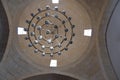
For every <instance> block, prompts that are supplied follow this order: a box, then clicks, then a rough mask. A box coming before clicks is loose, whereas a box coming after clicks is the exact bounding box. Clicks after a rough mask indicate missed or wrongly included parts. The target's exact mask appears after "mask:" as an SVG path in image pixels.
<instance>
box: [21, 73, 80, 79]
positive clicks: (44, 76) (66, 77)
mask: <svg viewBox="0 0 120 80" xmlns="http://www.w3.org/2000/svg"><path fill="white" fill-rule="evenodd" d="M23 80H78V79H75V78H73V77H70V76H65V75H60V74H52V73H51V74H42V75H37V76H32V77H29V78H26V79H23Z"/></svg>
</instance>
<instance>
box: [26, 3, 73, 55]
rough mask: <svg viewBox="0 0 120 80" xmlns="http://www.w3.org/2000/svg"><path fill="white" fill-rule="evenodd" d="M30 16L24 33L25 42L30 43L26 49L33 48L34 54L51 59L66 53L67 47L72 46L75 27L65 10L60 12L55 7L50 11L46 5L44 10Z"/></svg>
mask: <svg viewBox="0 0 120 80" xmlns="http://www.w3.org/2000/svg"><path fill="white" fill-rule="evenodd" d="M30 15H31V17H32V18H31V20H26V23H27V24H28V26H27V28H24V31H27V36H26V37H25V40H28V41H29V42H30V43H29V44H28V47H33V48H34V53H40V54H41V55H42V56H45V55H47V54H49V55H50V57H53V56H54V55H55V54H58V55H61V54H63V53H64V51H68V47H69V45H70V44H73V37H74V36H75V33H74V31H73V29H74V28H75V25H73V24H72V22H71V19H72V17H68V16H67V15H66V11H65V10H63V11H60V10H59V9H58V7H57V6H55V7H54V9H51V8H50V6H48V5H47V6H46V8H45V9H44V10H42V9H38V12H37V13H36V14H34V13H31V14H30Z"/></svg>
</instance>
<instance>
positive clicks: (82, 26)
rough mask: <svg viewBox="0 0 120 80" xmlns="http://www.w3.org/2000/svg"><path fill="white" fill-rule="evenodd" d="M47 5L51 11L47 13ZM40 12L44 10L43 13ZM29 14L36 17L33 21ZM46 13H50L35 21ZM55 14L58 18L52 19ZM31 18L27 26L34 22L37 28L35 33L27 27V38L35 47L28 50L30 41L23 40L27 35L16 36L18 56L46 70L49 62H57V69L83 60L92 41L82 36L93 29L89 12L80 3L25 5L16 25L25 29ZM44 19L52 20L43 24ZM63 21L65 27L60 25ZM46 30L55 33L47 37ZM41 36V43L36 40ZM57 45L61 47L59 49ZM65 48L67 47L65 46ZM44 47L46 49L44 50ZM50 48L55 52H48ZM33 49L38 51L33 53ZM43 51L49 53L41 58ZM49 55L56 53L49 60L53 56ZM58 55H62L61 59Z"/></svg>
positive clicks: (46, 2) (43, 2) (45, 2)
mask: <svg viewBox="0 0 120 80" xmlns="http://www.w3.org/2000/svg"><path fill="white" fill-rule="evenodd" d="M71 5H72V6H71ZM31 6H32V7H31ZM47 6H48V7H49V8H50V10H46V7H47ZM56 7H58V11H56V10H54V9H55V8H56ZM39 9H41V12H39V11H38V10H39ZM42 10H43V11H44V10H46V11H44V12H42ZM59 11H61V12H62V11H64V12H65V16H68V18H69V17H71V18H72V19H71V20H70V22H69V20H67V19H66V17H65V16H64V15H63V14H64V13H62V14H61V13H60V12H59ZM31 13H33V14H34V15H35V14H37V15H36V16H35V17H34V18H33V16H31V15H30V14H31ZM45 13H49V15H48V16H49V17H46V18H43V19H41V20H40V21H38V20H37V19H36V18H38V17H41V18H42V17H44V16H45ZM55 15H57V16H58V17H59V18H56V17H54V16H55ZM50 16H51V17H50ZM31 19H32V21H31V24H30V25H33V24H35V23H36V27H35V32H34V29H33V28H32V26H30V28H29V33H28V34H29V35H28V36H30V39H31V42H32V43H33V45H34V46H33V47H29V46H30V41H29V40H26V41H25V39H24V38H25V37H27V34H26V35H18V44H19V47H20V48H19V49H20V50H21V53H20V55H22V56H23V57H25V58H27V59H29V60H30V61H31V62H33V63H35V64H36V65H38V66H43V67H49V64H50V60H51V59H56V60H57V61H58V67H63V66H70V65H71V63H74V62H75V61H77V60H80V59H82V57H84V55H85V51H86V50H88V46H89V44H90V40H91V37H86V36H84V30H86V29H91V27H92V26H91V20H90V17H89V15H88V13H87V12H86V10H85V9H84V8H83V7H82V6H81V5H80V4H79V3H77V2H76V1H73V0H71V1H70V2H68V1H66V0H64V1H62V0H61V1H60V2H59V3H58V4H54V3H52V0H49V1H47V0H44V1H34V2H33V3H31V4H30V5H28V6H27V7H26V8H25V9H24V11H23V12H22V14H21V16H20V20H19V25H18V26H20V27H22V28H28V26H29V25H28V23H26V20H28V21H29V20H31ZM47 20H49V21H51V24H49V25H47V24H46V25H44V24H45V21H47ZM63 21H65V24H63ZM42 25H43V26H42ZM55 25H56V26H58V31H57V29H55V28H54V26H55ZM73 25H75V28H74V29H72V30H71V27H72V26H73ZM38 26H41V28H42V29H41V30H37V27H38ZM65 27H66V29H68V31H67V32H65V31H64V30H65ZM49 30H50V31H54V34H51V33H50V34H49V33H48V34H46V33H47V31H49ZM32 32H34V33H35V39H34V37H33V36H31V34H32ZM39 32H40V33H39ZM57 33H58V36H59V38H57V39H56V38H55V39H53V38H54V36H55V35H57ZM32 35H33V34H32ZM64 35H66V36H64ZM74 35H75V36H74ZM40 36H43V39H42V40H40V39H39V37H40ZM65 37H66V38H67V40H64V39H65ZM49 39H52V41H51V43H52V42H53V43H52V44H51V43H49V42H48V41H49ZM35 40H39V44H35V43H34V42H35ZM70 41H72V43H71V44H68V43H69V42H70ZM59 43H60V45H61V47H60V48H59ZM67 45H68V47H66V46H67ZM44 46H46V47H48V48H46V49H44V50H43V47H44ZM52 46H54V48H55V49H54V50H52V51H51V50H50V49H49V48H51V47H52ZM55 46H58V47H55ZM34 47H35V48H34ZM36 48H37V49H38V50H40V51H38V52H37V53H36V52H35V53H34V51H35V50H36ZM64 48H68V50H63V49H64ZM43 52H44V53H48V54H49V55H45V56H44V57H43V56H42V54H43ZM52 52H53V53H55V52H56V53H57V54H55V55H53V57H50V55H52V54H51V53H52ZM58 52H61V55H60V56H59V53H58ZM68 58H69V59H68Z"/></svg>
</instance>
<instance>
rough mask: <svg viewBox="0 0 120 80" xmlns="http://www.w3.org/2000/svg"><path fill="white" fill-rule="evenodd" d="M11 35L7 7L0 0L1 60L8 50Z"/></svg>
mask: <svg viewBox="0 0 120 80" xmlns="http://www.w3.org/2000/svg"><path fill="white" fill-rule="evenodd" d="M8 37H9V24H8V19H7V15H6V12H5V9H4V7H3V5H2V2H1V0H0V62H1V60H2V58H3V55H4V53H5V50H6V46H7V42H8Z"/></svg>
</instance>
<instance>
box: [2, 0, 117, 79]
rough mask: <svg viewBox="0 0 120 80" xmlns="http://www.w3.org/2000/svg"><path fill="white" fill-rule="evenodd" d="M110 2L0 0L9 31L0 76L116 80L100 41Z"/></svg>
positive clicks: (90, 0) (113, 3) (107, 0)
mask: <svg viewBox="0 0 120 80" xmlns="http://www.w3.org/2000/svg"><path fill="white" fill-rule="evenodd" d="M57 1H58V2H57ZM115 3H116V1H112V0H111V1H109V0H69V1H68V0H2V4H3V7H4V9H5V12H6V14H7V16H6V17H7V18H6V20H8V24H9V27H7V30H8V29H10V30H9V31H6V32H7V33H8V32H9V36H7V37H8V42H7V44H6V50H5V52H4V53H3V54H2V55H3V56H2V58H1V59H2V61H1V62H0V80H28V79H30V80H47V79H48V78H50V79H53V80H58V79H57V78H60V79H62V80H63V78H65V79H66V80H117V77H116V74H115V72H114V69H113V67H112V64H111V62H110V60H109V55H108V53H107V48H106V42H105V30H106V27H107V26H106V24H107V21H108V19H109V16H110V15H111V13H112V10H113V8H114V6H115ZM108 13H110V14H108ZM3 14H4V13H3ZM0 16H1V15H0ZM106 16H107V17H106ZM5 23H6V24H7V22H5ZM0 28H1V26H0ZM4 32H5V31H4ZM0 35H1V33H0ZM0 38H1V37H0ZM6 40H7V39H6ZM0 46H1V45H0ZM4 49H5V48H4Z"/></svg>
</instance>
